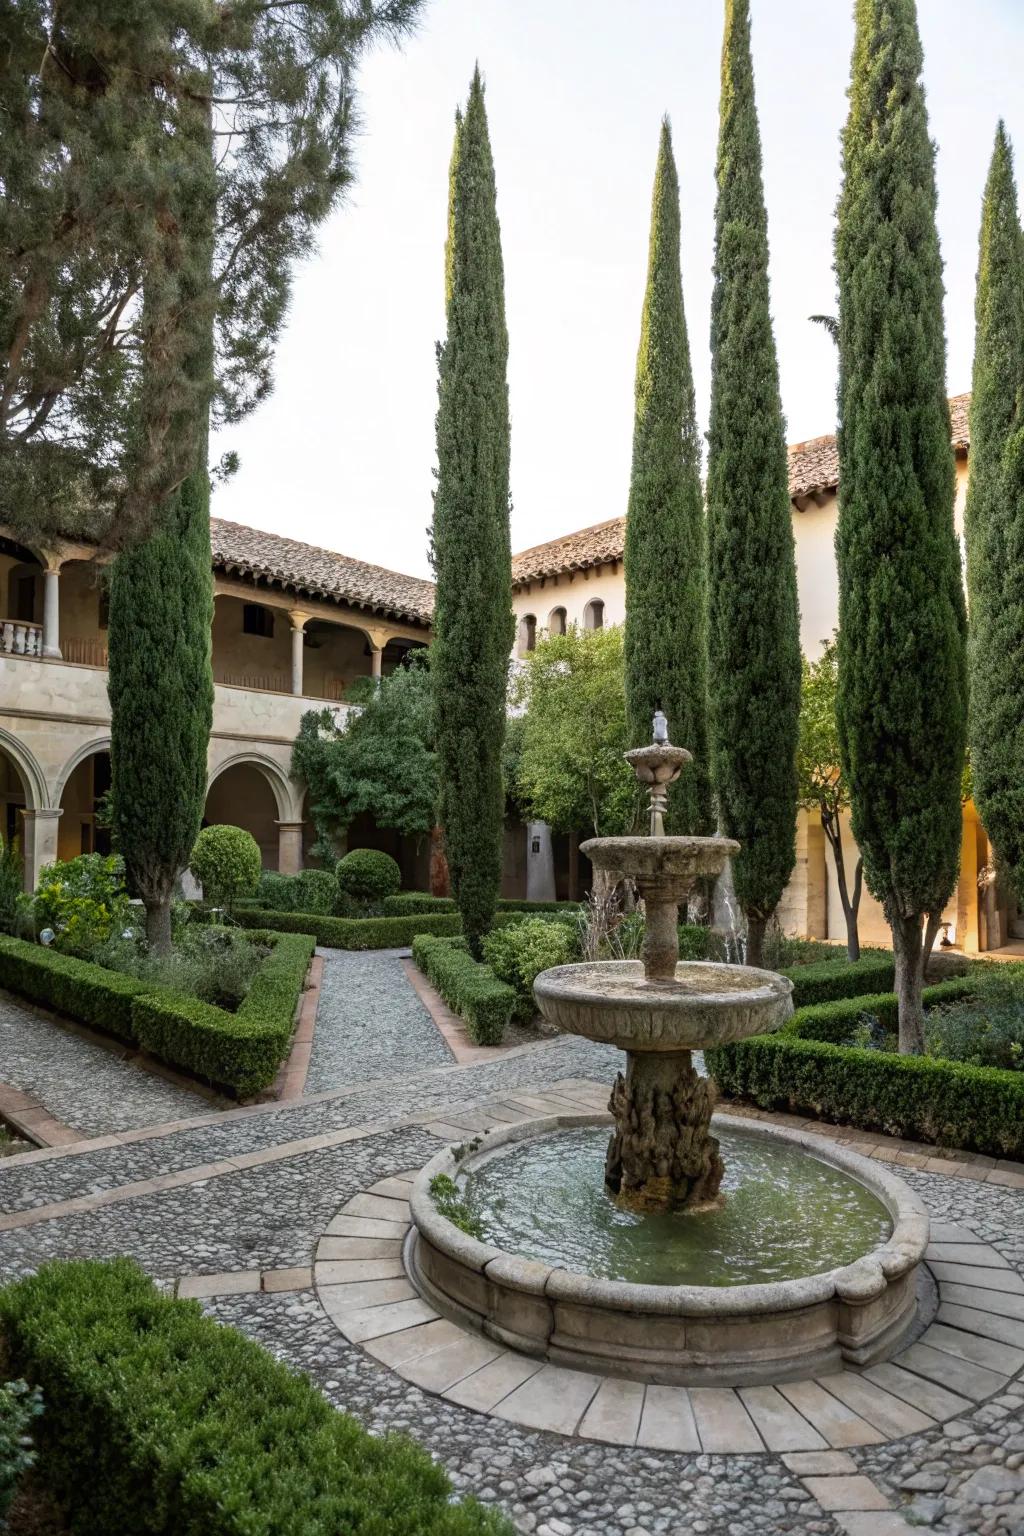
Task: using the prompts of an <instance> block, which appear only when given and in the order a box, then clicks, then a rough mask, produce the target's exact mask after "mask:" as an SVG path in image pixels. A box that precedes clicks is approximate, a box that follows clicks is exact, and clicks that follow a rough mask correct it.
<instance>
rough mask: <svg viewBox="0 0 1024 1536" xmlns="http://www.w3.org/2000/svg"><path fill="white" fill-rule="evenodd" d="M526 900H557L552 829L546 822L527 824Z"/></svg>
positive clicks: (530, 822) (529, 822)
mask: <svg viewBox="0 0 1024 1536" xmlns="http://www.w3.org/2000/svg"><path fill="white" fill-rule="evenodd" d="M526 899H527V901H554V899H555V856H554V852H553V850H552V847H551V828H550V827H549V826H548V824H547V822H546V821H528V822H527V823H526Z"/></svg>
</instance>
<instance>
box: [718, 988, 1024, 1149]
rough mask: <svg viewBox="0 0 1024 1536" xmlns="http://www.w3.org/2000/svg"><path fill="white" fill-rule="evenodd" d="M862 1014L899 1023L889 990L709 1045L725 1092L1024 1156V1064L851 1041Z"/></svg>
mask: <svg viewBox="0 0 1024 1536" xmlns="http://www.w3.org/2000/svg"><path fill="white" fill-rule="evenodd" d="M971 990H972V987H971V982H970V979H969V978H967V977H961V978H957V979H955V980H952V981H947V982H943V983H941V984H940V985H938V986H934V987H926V988H925V992H924V1001H925V1005H926V1006H935V1005H936V1004H938V1003H947V1002H954V1001H956V1000H958V999H960V998H962V997H965V996H968V995H969V994H970V992H971ZM864 1014H871V1015H872V1016H873V1017H875V1018H877V1019H879V1021H880V1022H881V1023H882V1024H883V1025H884V1026H885V1027H886V1028H889V1029H894V1028H895V1026H896V1015H897V1004H896V998H895V997H894V996H893V994H892V993H884V994H881V995H879V996H868V997H860V998H849V999H844V1000H842V1001H840V1002H836V1003H831V1004H820V1005H819V1006H817V1007H814V1008H804V1009H801V1010H800V1011H799V1012H797V1013H796V1014H794V1016H793V1018H792V1019H791V1020H790V1022H789V1023H788V1024H787V1025H786V1026H785V1028H783V1029H781V1030H779V1031H778V1032H777V1033H776V1034H774V1035H761V1036H758V1037H757V1038H755V1039H753V1040H744V1041H742V1042H741V1043H740V1044H737V1045H726V1046H716V1047H715V1048H714V1049H713V1050H709V1051H706V1052H705V1055H704V1059H705V1062H706V1064H707V1069H708V1071H709V1072H710V1073H711V1075H712V1076H713V1077H714V1078H715V1080H716V1081H717V1083H718V1087H719V1090H720V1092H721V1093H722V1094H723V1095H724V1096H725V1097H726V1098H730V1099H746V1100H748V1101H750V1102H751V1103H754V1104H758V1105H760V1106H761V1108H762V1109H776V1110H788V1111H791V1112H796V1113H801V1114H806V1115H808V1116H817V1117H818V1118H820V1119H823V1120H830V1121H833V1122H835V1123H837V1124H847V1125H855V1126H857V1127H859V1128H860V1129H861V1130H866V1131H884V1132H885V1133H886V1134H887V1135H890V1136H902V1137H905V1138H906V1139H908V1140H910V1141H923V1142H934V1143H936V1144H937V1145H939V1146H945V1147H963V1148H965V1149H966V1150H968V1151H974V1152H983V1153H986V1154H988V1155H989V1156H992V1157H1010V1158H1020V1157H1021V1156H1024V1072H1007V1071H1001V1070H999V1069H998V1068H995V1067H974V1066H968V1065H967V1064H965V1063H964V1062H958V1061H943V1060H940V1059H938V1058H936V1057H932V1056H900V1055H898V1054H897V1053H895V1052H890V1051H875V1050H862V1049H860V1048H858V1047H855V1046H851V1045H845V1044H843V1043H842V1042H843V1041H845V1040H848V1039H849V1038H850V1036H851V1034H852V1032H853V1030H854V1028H855V1027H856V1024H857V1021H858V1019H860V1018H861V1017H863V1015H864Z"/></svg>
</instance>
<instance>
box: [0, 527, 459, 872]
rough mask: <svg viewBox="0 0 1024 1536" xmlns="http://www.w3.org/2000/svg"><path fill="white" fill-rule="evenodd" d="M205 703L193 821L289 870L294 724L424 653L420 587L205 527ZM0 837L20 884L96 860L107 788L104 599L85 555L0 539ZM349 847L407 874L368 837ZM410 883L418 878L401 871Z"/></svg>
mask: <svg viewBox="0 0 1024 1536" xmlns="http://www.w3.org/2000/svg"><path fill="white" fill-rule="evenodd" d="M211 533H212V547H213V568H214V580H215V594H216V596H215V609H214V619H213V636H212V638H213V668H214V678H215V683H216V687H215V699H214V711H213V734H212V736H211V739H210V751H209V789H208V795H207V802H206V813H205V815H206V820H207V821H209V822H232V823H234V824H236V825H238V826H242V827H245V828H246V829H247V830H248V831H250V832H252V833H253V835H254V836H255V838H256V840H257V842H258V843H259V845H260V849H261V852H262V855H263V863H264V867H265V868H268V869H280V870H282V871H284V872H293V871H296V870H298V869H300V868H301V867H302V863H303V855H304V849H305V848H307V847H308V845H309V843H310V842H311V841H312V838H313V831H312V828H311V826H310V823H309V819H308V816H307V813H306V807H305V804H304V791H303V787H302V786H301V785H300V784H298V783H296V782H295V780H293V779H292V777H291V775H290V772H289V765H290V761H291V750H292V743H293V742H294V740H295V737H296V735H297V733H298V728H299V721H300V719H301V717H302V715H303V713H304V712H305V711H306V710H308V709H314V708H317V707H320V708H323V707H329V708H331V709H333V710H335V711H338V712H342V713H343V712H344V711H345V710H346V709H347V707H348V706H346V705H345V704H343V703H342V702H341V700H342V699H343V697H344V694H345V691H346V689H347V688H348V687H349V685H350V684H351V683H352V682H353V681H354V680H355V679H356V678H358V677H362V676H381V675H385V674H387V673H389V672H390V671H391V670H392V669H393V668H394V667H395V666H396V665H398V664H399V663H400V661H401V659H402V657H403V655H404V654H405V652H406V651H408V650H409V649H411V648H414V647H416V646H420V645H423V644H425V643H426V642H427V641H428V640H429V638H430V620H431V615H432V613H433V603H434V589H433V585H432V583H431V582H429V581H421V580H418V579H417V578H415V577H411V576H403V575H400V574H398V573H397V572H395V571H389V570H385V569H384V568H383V567H380V566H375V565H367V564H364V563H363V562H361V561H358V560H350V559H348V558H347V557H346V556H344V555H340V554H334V553H332V552H331V551H329V550H321V549H318V548H315V547H313V546H311V545H308V544H301V543H299V542H298V541H296V540H294V539H287V538H281V537H279V536H278V535H276V534H269V533H263V532H260V531H258V530H257V529H255V528H246V527H243V526H242V525H240V524H238V523H230V522H224V521H219V520H216V519H214V520H213V522H212V524H211ZM0 604H2V607H0V614H2V617H0V798H2V807H0V816H2V822H0V830H2V831H3V835H4V837H5V839H11V838H14V837H19V838H20V839H21V846H22V853H23V858H24V863H25V879H26V885H27V886H28V887H29V888H31V886H32V884H33V883H34V881H35V877H36V874H37V873H38V871H39V870H40V869H41V868H42V866H43V865H44V864H46V863H48V862H50V861H51V860H52V859H54V858H58V857H59V858H72V857H74V856H75V855H76V854H79V853H87V852H92V851H93V850H102V849H103V847H104V841H105V834H104V833H103V831H102V829H101V828H100V827H98V825H97V820H96V808H97V802H98V801H99V800H100V798H101V797H102V795H103V793H104V791H105V790H106V789H107V788H108V787H109V784H110V755H109V749H110V706H109V703H108V700H107V670H106V669H107V644H106V610H107V602H106V588H105V582H104V567H103V563H102V561H101V560H100V559H98V557H97V553H96V551H95V550H94V549H92V548H90V547H89V546H88V545H82V544H74V543H69V542H57V543H54V544H52V545H47V546H46V547H43V546H36V547H31V548H30V547H28V546H26V545H24V544H19V543H18V542H17V541H16V540H15V539H14V538H13V537H12V536H11V535H10V532H9V530H7V531H4V530H2V529H0ZM353 833H354V835H355V840H356V841H357V842H358V843H359V844H360V845H363V846H382V847H385V848H387V850H388V851H389V852H393V853H396V854H399V855H401V857H402V859H403V862H404V863H406V864H408V863H410V861H411V860H414V858H415V852H414V850H410V849H408V848H398V847H396V846H393V844H395V842H396V840H395V839H394V838H391V837H389V836H388V834H385V833H378V832H376V830H375V829H373V828H372V827H368V828H354V829H353ZM405 873H406V877H407V878H408V879H409V880H410V883H411V882H412V881H413V880H414V879H415V878H416V877H417V875H418V873H419V872H418V870H416V869H414V868H409V869H407V870H406V871H405Z"/></svg>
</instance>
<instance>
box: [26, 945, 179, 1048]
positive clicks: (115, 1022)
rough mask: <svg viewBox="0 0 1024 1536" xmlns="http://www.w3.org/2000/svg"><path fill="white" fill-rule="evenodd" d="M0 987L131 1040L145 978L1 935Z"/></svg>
mask: <svg viewBox="0 0 1024 1536" xmlns="http://www.w3.org/2000/svg"><path fill="white" fill-rule="evenodd" d="M0 987H6V989H7V990H8V991H9V992H16V993H17V994H18V996H19V997H27V998H28V999H29V1000H30V1001H31V1002H33V1003H39V1004H40V1005H41V1006H42V1007H44V1008H52V1009H53V1011H54V1012H55V1013H65V1014H67V1016H68V1017H69V1018H72V1019H77V1020H78V1021H79V1022H80V1023H81V1024H88V1025H89V1027H90V1028H91V1029H98V1030H100V1031H102V1033H104V1034H108V1035H116V1036H117V1038H118V1039H119V1040H125V1041H127V1042H128V1043H129V1044H133V1043H134V1041H135V1028H134V1025H133V1024H132V1005H133V1004H134V1002H135V999H136V998H137V997H139V996H141V995H142V994H143V993H144V992H146V991H147V990H148V989H147V986H146V984H145V982H141V981H136V980H135V978H134V977H133V976H123V975H122V974H121V972H120V971H109V970H107V969H106V967H105V966H102V965H93V964H92V962H91V961H88V960H77V959H75V957H74V956H73V955H62V954H59V953H58V951H57V950H54V949H44V948H43V946H42V945H41V944H29V943H28V942H27V941H26V940H25V939H14V938H10V937H8V936H7V935H6V934H3V935H0Z"/></svg>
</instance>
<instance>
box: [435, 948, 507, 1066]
mask: <svg viewBox="0 0 1024 1536" xmlns="http://www.w3.org/2000/svg"><path fill="white" fill-rule="evenodd" d="M412 958H413V960H414V961H415V963H416V964H417V965H418V966H419V968H420V970H421V971H422V972H423V974H424V975H425V976H426V977H427V979H428V981H430V982H431V983H432V985H433V986H435V987H436V988H437V990H438V991H439V992H440V994H441V996H442V997H443V998H444V1000H445V1002H446V1003H447V1004H448V1006H449V1008H451V1009H452V1011H453V1012H455V1013H457V1014H458V1015H459V1017H460V1018H461V1019H465V1021H466V1026H467V1028H468V1030H469V1033H470V1035H471V1036H472V1038H473V1039H474V1040H475V1041H476V1042H477V1044H478V1045H500V1044H501V1042H502V1040H503V1038H504V1035H505V1030H506V1028H507V1027H508V1024H509V1021H510V1019H511V1018H512V1015H513V1013H514V1012H515V1008H516V1001H517V999H516V992H515V988H514V987H510V986H507V985H506V983H505V982H503V981H499V980H498V978H497V977H496V976H495V974H494V972H493V971H492V970H491V968H490V966H489V965H481V964H480V962H479V961H478V960H474V959H473V957H472V955H471V954H470V953H469V951H468V950H467V949H466V948H465V947H464V945H463V942H462V940H461V939H454V940H453V939H444V938H438V937H436V936H432V935H430V934H422V933H421V934H417V936H416V938H414V939H413V941H412Z"/></svg>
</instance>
